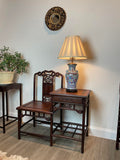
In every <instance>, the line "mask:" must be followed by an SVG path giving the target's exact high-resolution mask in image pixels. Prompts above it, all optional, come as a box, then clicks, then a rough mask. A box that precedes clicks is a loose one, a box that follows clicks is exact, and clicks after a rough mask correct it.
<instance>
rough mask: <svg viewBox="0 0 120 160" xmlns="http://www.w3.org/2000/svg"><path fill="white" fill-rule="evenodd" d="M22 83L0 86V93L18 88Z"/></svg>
mask: <svg viewBox="0 0 120 160" xmlns="http://www.w3.org/2000/svg"><path fill="white" fill-rule="evenodd" d="M21 85H22V83H10V84H0V92H2V91H7V90H9V89H17V88H20V87H21Z"/></svg>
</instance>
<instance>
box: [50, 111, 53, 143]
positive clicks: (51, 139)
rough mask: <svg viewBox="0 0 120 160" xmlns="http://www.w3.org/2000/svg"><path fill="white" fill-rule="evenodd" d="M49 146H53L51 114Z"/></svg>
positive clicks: (51, 118) (51, 116) (51, 117)
mask: <svg viewBox="0 0 120 160" xmlns="http://www.w3.org/2000/svg"><path fill="white" fill-rule="evenodd" d="M50 120H51V121H50V146H52V145H53V135H52V134H53V114H51V115H50Z"/></svg>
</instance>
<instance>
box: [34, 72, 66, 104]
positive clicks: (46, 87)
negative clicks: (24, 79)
mask: <svg viewBox="0 0 120 160" xmlns="http://www.w3.org/2000/svg"><path fill="white" fill-rule="evenodd" d="M38 77H42V101H44V102H50V101H51V96H50V94H49V93H50V92H51V91H53V90H54V89H55V82H56V78H57V77H59V78H60V83H61V84H60V87H61V88H63V75H62V74H61V73H59V72H55V71H53V70H49V71H48V70H44V71H42V72H37V73H35V74H34V89H33V100H34V101H35V100H36V96H37V88H38V86H37V85H38V83H37V80H38Z"/></svg>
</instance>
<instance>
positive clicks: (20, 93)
mask: <svg viewBox="0 0 120 160" xmlns="http://www.w3.org/2000/svg"><path fill="white" fill-rule="evenodd" d="M21 105H22V85H20V106H21Z"/></svg>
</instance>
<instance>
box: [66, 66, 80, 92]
mask: <svg viewBox="0 0 120 160" xmlns="http://www.w3.org/2000/svg"><path fill="white" fill-rule="evenodd" d="M76 65H77V64H74V63H69V64H68V67H69V69H68V70H67V71H66V75H65V77H66V80H67V88H66V91H67V92H77V89H76V83H77V80H78V71H77V70H76V69H75V68H76Z"/></svg>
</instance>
